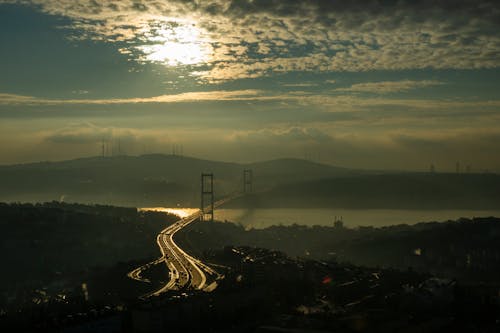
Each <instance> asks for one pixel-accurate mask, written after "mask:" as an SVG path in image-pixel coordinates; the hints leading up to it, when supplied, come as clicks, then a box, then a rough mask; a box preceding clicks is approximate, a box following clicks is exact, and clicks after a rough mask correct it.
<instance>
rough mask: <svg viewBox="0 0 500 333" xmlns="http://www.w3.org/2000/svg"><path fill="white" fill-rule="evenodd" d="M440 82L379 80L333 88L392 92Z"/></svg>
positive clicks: (338, 89) (348, 90)
mask: <svg viewBox="0 0 500 333" xmlns="http://www.w3.org/2000/svg"><path fill="white" fill-rule="evenodd" d="M442 84H444V83H443V82H440V81H431V80H423V81H411V80H404V81H381V82H366V83H357V84H353V85H352V86H351V87H349V88H337V89H335V91H343V92H363V93H376V94H388V93H394V92H405V91H409V90H413V89H418V88H426V87H432V86H437V85H442Z"/></svg>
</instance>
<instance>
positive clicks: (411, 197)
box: [231, 173, 500, 209]
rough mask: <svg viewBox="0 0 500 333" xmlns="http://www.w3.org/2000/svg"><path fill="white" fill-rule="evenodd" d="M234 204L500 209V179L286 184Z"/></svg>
mask: <svg viewBox="0 0 500 333" xmlns="http://www.w3.org/2000/svg"><path fill="white" fill-rule="evenodd" d="M231 204H232V205H233V207H236V206H240V207H242V206H243V207H245V206H252V207H254V208H258V207H335V208H360V209H373V208H387V209H497V208H500V175H496V174H431V173H397V174H360V175H355V176H346V177H337V178H325V179H317V180H310V181H303V182H296V183H290V184H281V185H278V186H276V187H275V188H273V189H270V190H268V191H264V192H261V193H255V194H254V195H253V196H251V197H247V198H242V199H240V200H238V201H235V202H232V203H231Z"/></svg>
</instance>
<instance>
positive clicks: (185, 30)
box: [138, 24, 213, 66]
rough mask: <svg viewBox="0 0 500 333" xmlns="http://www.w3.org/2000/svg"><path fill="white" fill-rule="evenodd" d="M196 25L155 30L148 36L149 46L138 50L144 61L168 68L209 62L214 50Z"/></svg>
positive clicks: (142, 46) (177, 25) (171, 26)
mask: <svg viewBox="0 0 500 333" xmlns="http://www.w3.org/2000/svg"><path fill="white" fill-rule="evenodd" d="M203 35H204V34H203V33H202V31H201V30H200V29H199V28H197V27H196V26H195V25H194V24H183V25H179V24H175V25H170V26H165V27H161V28H159V29H154V30H152V31H151V32H150V33H148V35H147V36H146V40H147V42H148V44H146V45H141V46H139V47H138V49H139V50H140V51H141V52H142V53H143V57H142V58H143V60H145V61H148V62H156V63H162V64H165V65H167V66H181V65H196V64H201V63H205V62H207V61H208V60H209V58H210V56H211V54H212V52H213V50H212V46H211V44H210V42H209V40H208V39H207V37H205V36H203Z"/></svg>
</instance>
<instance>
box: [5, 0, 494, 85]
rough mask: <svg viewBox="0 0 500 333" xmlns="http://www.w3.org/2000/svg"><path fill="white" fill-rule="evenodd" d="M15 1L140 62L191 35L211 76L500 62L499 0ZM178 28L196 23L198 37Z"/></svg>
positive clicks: (201, 73) (196, 66)
mask: <svg viewBox="0 0 500 333" xmlns="http://www.w3.org/2000/svg"><path fill="white" fill-rule="evenodd" d="M9 2H16V3H23V4H26V5H29V4H31V5H35V6H36V7H37V8H39V9H40V10H41V11H43V12H45V13H48V14H52V15H59V16H64V17H68V18H70V19H71V20H72V23H71V26H70V28H72V29H73V31H74V33H73V34H72V35H71V36H70V37H71V38H73V39H75V40H78V39H94V40H102V41H107V42H111V43H116V44H117V45H118V46H117V49H119V50H120V52H122V53H124V54H127V55H128V56H129V57H130V58H131V59H132V60H135V61H137V62H145V61H156V60H151V57H149V60H148V54H145V53H144V52H145V51H144V50H147V49H151V47H150V46H151V45H153V48H154V47H161V45H163V44H164V43H166V42H172V40H173V41H174V42H175V43H180V44H183V43H190V44H189V45H190V47H195V48H196V47H199V49H200V50H204V51H203V52H205V51H207V52H208V53H209V54H207V55H206V56H204V57H201V58H199V59H197V60H196V62H197V63H191V64H189V65H187V67H188V68H189V69H190V70H191V71H192V72H193V74H196V75H197V76H198V78H199V79H200V80H202V81H204V82H207V83H210V82H213V83H217V82H221V81H229V80H236V79H240V78H255V77H262V76H269V75H272V74H273V73H286V72H290V71H311V72H326V71H369V70H402V69H428V68H435V69H449V68H454V69H476V68H497V67H499V66H500V35H499V34H498V31H499V29H500V20H499V19H498V18H499V15H500V3H499V2H498V1H493V0H491V1H468V0H457V1H453V2H450V1H446V0H438V1H410V0H403V1H388V2H382V1H378V0H367V1H323V0H311V1H278V0H265V1H264V0H232V1H228V0H206V1H195V0H171V1H147V0H123V1H113V0H87V1H78V2H75V1H73V0H32V1H28V0H19V1H13V0H12V1H9ZM179 27H192V28H189V29H192V30H194V31H196V35H197V37H196V40H190V34H191V35H192V33H190V34H187V35H186V34H182V33H179V32H176V31H178V30H179ZM179 31H183V30H182V29H180V30H179ZM155 45H156V46H155ZM144 46H149V48H148V47H146V48H144ZM149 56H150V55H149ZM152 59H157V57H152ZM166 65H167V66H169V63H168V62H167V63H166ZM170 65H172V63H170ZM175 65H176V66H178V65H179V64H177V63H176V64H175Z"/></svg>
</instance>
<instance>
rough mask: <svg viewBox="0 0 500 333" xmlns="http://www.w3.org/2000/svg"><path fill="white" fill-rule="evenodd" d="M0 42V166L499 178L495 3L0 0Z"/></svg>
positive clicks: (499, 16) (499, 23) (499, 32)
mask: <svg viewBox="0 0 500 333" xmlns="http://www.w3.org/2000/svg"><path fill="white" fill-rule="evenodd" d="M0 51H1V52H0V164H12V163H27V162H35V161H45V160H53V161H55V160H64V159H71V158H79V157H85V156H96V155H99V154H101V151H102V142H105V146H106V149H105V150H106V151H107V153H108V154H111V153H113V152H114V153H115V154H117V153H118V149H119V152H120V153H121V154H129V155H140V154H144V153H167V154H170V153H172V148H173V147H174V146H176V147H182V151H183V153H184V154H185V155H189V156H195V157H199V158H207V159H215V160H224V161H235V162H251V161H259V160H267V159H275V158H283V157H295V158H307V159H311V160H314V161H318V162H322V163H329V164H333V165H338V166H344V167H354V168H366V169H373V168H376V169H394V170H421V171H425V170H429V168H430V165H431V164H433V165H434V167H435V170H436V171H438V172H439V171H443V172H445V171H455V168H456V162H459V163H460V168H461V169H463V170H465V169H466V168H467V166H468V167H469V169H470V170H472V171H477V172H483V171H485V170H488V171H494V172H500V149H499V147H500V79H499V78H500V3H499V2H498V1H465V0H456V1H445V0H436V1H413V0H399V1H392V0H379V1H327V0H309V1H304V0H303V1H299V0H289V1H279V0H172V1H160V0H120V1H115V0H85V1H76V0H0ZM118 147H119V148H118ZM176 150H177V151H179V150H180V149H179V148H177V149H176Z"/></svg>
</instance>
